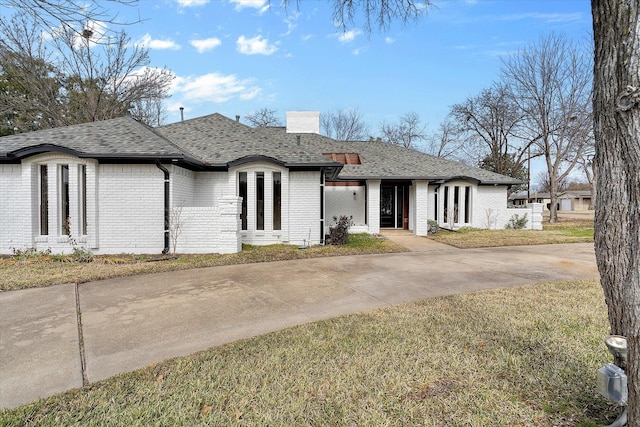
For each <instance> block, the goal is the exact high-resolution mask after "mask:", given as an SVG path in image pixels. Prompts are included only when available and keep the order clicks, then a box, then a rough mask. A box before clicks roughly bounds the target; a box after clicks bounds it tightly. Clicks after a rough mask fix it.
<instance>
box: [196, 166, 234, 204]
mask: <svg viewBox="0 0 640 427" xmlns="http://www.w3.org/2000/svg"><path fill="white" fill-rule="evenodd" d="M194 191H195V194H194V200H193V204H192V205H191V206H202V207H206V206H217V205H218V203H219V201H220V199H221V198H222V197H230V196H235V195H236V186H235V181H233V182H232V181H231V180H230V179H229V175H228V174H227V173H226V172H198V173H196V174H195V180H194Z"/></svg>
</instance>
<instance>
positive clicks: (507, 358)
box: [0, 281, 619, 427]
mask: <svg viewBox="0 0 640 427" xmlns="http://www.w3.org/2000/svg"><path fill="white" fill-rule="evenodd" d="M607 330H608V323H607V315H606V308H605V305H604V302H603V297H602V290H601V288H600V286H599V284H598V283H597V282H595V281H573V282H565V283H551V284H543V285H531V286H523V287H518V288H509V289H502V290H492V291H483V292H478V293H474V294H462V295H455V296H449V297H444V298H437V299H429V300H424V301H420V302H416V303H410V304H405V305H400V306H395V307H388V308H385V309H381V310H375V311H371V312H367V313H362V314H354V315H349V316H343V317H339V318H335V319H331V320H326V321H321V322H317V323H311V324H307V325H302V326H297V327H293V328H289V329H286V330H283V331H280V332H275V333H271V334H268V335H265V336H261V337H257V338H253V339H248V340H243V341H239V342H235V343H231V344H227V345H224V346H221V347H217V348H213V349H210V350H207V351H203V352H200V353H197V354H195V355H192V356H189V357H184V358H177V359H173V360H169V361H165V362H162V363H159V364H157V365H153V366H149V367H147V368H145V369H142V370H138V371H135V372H131V373H126V374H121V375H118V376H116V377H113V378H111V379H108V380H105V381H100V382H97V383H94V384H91V385H89V386H87V387H84V388H82V389H77V390H72V391H69V392H66V393H62V394H59V395H56V396H53V397H51V398H48V399H44V400H40V401H38V402H35V403H33V404H29V405H25V406H22V407H20V408H17V409H15V410H7V411H2V412H0V425H11V426H27V425H127V426H153V425H157V426H160V425H163V426H166V425H191V426H193V425H211V426H229V425H244V426H257V425H273V426H301V425H304V426H336V425H337V426H383V425H384V426H412V425H413V426H538V427H546V426H548V427H551V426H576V425H577V426H583V427H586V426H595V425H603V424H608V423H610V422H611V421H612V420H613V419H614V418H615V417H616V416H617V415H618V410H619V409H618V408H617V407H616V406H614V405H612V404H609V403H608V402H607V401H606V400H605V399H604V398H603V397H601V396H599V395H598V394H597V393H596V391H595V386H596V371H597V369H598V368H599V367H600V366H602V365H603V364H604V363H606V362H609V361H610V360H611V356H610V355H609V354H608V353H607V351H606V348H605V345H604V342H603V339H604V338H605V337H606V335H607Z"/></svg>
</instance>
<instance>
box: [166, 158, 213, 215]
mask: <svg viewBox="0 0 640 427" xmlns="http://www.w3.org/2000/svg"><path fill="white" fill-rule="evenodd" d="M167 169H168V170H169V182H170V183H171V185H170V192H169V194H170V197H171V206H196V204H195V197H194V196H195V188H196V184H195V175H196V174H195V173H194V172H192V171H190V170H187V169H183V168H181V167H178V166H174V165H172V166H170V167H168V168H167ZM212 206H213V205H212Z"/></svg>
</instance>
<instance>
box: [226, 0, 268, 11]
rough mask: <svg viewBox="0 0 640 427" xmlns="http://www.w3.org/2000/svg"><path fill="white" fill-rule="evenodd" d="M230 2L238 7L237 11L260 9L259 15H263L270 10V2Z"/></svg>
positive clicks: (239, 0) (252, 0)
mask: <svg viewBox="0 0 640 427" xmlns="http://www.w3.org/2000/svg"><path fill="white" fill-rule="evenodd" d="M229 2H231V3H233V4H235V5H236V10H242V9H245V8H252V9H258V13H260V14H263V13H265V12H266V11H267V10H269V7H270V5H271V4H270V3H269V0H229Z"/></svg>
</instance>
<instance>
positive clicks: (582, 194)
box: [558, 190, 591, 211]
mask: <svg viewBox="0 0 640 427" xmlns="http://www.w3.org/2000/svg"><path fill="white" fill-rule="evenodd" d="M558 200H559V201H558V203H559V204H560V210H561V211H586V210H589V207H590V206H591V192H590V191H589V190H587V191H573V190H569V191H565V192H563V193H560V195H558Z"/></svg>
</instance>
